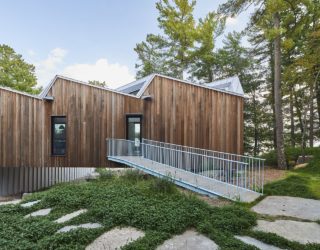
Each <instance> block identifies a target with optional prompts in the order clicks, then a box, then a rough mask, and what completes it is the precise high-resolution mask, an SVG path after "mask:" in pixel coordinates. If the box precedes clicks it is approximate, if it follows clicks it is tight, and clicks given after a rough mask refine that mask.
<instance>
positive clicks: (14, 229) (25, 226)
mask: <svg viewBox="0 0 320 250" xmlns="http://www.w3.org/2000/svg"><path fill="white" fill-rule="evenodd" d="M36 199H41V202H40V203H38V204H36V205H35V206H34V207H31V208H22V207H21V206H19V205H9V206H2V207H0V249H10V250H13V249H85V246H87V245H88V244H90V242H92V241H93V240H94V239H96V238H97V237H98V236H99V235H101V234H102V233H104V232H105V231H107V230H110V229H112V228H114V227H116V226H133V227H135V228H138V229H140V230H143V231H144V232H145V233H146V235H145V237H143V238H141V239H139V240H137V241H136V242H133V243H131V244H129V245H127V246H126V247H125V249H155V248H156V246H158V245H160V244H161V243H163V241H165V240H166V239H168V238H170V237H172V236H173V235H175V234H181V233H183V232H184V231H185V230H187V229H189V228H195V229H196V230H197V231H199V232H202V233H203V234H205V235H207V236H208V237H210V238H211V239H213V240H214V241H215V242H216V243H217V244H218V245H219V246H220V247H221V248H222V249H254V248H253V247H249V246H248V245H245V244H244V243H242V242H241V241H239V240H237V239H235V238H234V237H233V235H234V234H239V233H241V232H243V231H245V230H248V229H249V228H251V227H252V226H254V225H255V223H256V216H255V214H254V213H252V212H250V211H249V210H248V209H247V208H244V207H241V206H238V205H236V204H233V205H229V206H225V207H210V206H209V205H208V204H206V203H205V202H203V201H201V200H199V199H198V198H197V197H196V196H195V195H189V194H185V193H182V192H179V191H178V189H177V188H176V186H174V185H173V184H172V183H171V182H170V181H168V180H158V179H155V178H152V177H147V176H145V175H141V174H138V173H137V172H135V171H129V172H127V173H126V174H125V175H124V176H120V177H115V176H113V175H112V174H111V173H110V172H104V173H103V175H102V178H101V179H99V180H95V181H90V182H73V183H67V184H60V185H57V186H55V187H53V188H51V189H48V190H46V191H43V192H38V193H35V194H33V195H32V196H30V197H28V198H27V200H36ZM49 207H51V208H53V210H52V212H51V213H50V214H49V215H48V216H45V217H36V218H31V219H24V218H23V217H24V216H25V215H26V214H28V213H30V212H33V211H36V210H38V209H42V208H49ZM81 208H86V209H88V212H87V213H85V214H82V215H80V216H79V217H76V218H74V219H73V220H71V221H69V222H66V223H65V224H63V225H59V224H56V223H54V222H53V221H54V220H55V219H57V218H59V217H60V216H62V215H65V214H67V213H70V212H73V211H75V210H78V209H81ZM89 222H92V223H94V222H98V223H101V224H102V225H103V228H100V229H90V230H86V229H79V230H74V231H71V232H69V233H58V234H56V231H57V230H58V229H59V228H61V227H63V226H65V225H76V224H82V223H89Z"/></svg>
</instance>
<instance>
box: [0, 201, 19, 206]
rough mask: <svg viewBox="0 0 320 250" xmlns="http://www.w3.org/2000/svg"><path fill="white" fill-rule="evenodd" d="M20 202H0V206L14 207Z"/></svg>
mask: <svg viewBox="0 0 320 250" xmlns="http://www.w3.org/2000/svg"><path fill="white" fill-rule="evenodd" d="M20 202H21V200H12V201H1V202H0V206H5V205H16V204H19V203H20Z"/></svg>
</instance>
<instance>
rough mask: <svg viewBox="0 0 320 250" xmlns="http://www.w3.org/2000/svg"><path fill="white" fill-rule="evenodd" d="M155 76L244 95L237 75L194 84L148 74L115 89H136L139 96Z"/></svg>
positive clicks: (129, 91) (124, 90)
mask: <svg viewBox="0 0 320 250" xmlns="http://www.w3.org/2000/svg"><path fill="white" fill-rule="evenodd" d="M156 76H160V77H163V78H167V79H171V80H174V81H178V82H182V83H186V84H190V85H193V86H198V87H202V88H206V89H213V90H215V91H219V92H224V93H228V94H231V95H236V96H241V97H244V92H243V89H242V86H241V83H240V80H239V78H238V77H237V76H234V77H229V78H226V79H223V80H219V81H214V82H212V83H207V84H202V85H200V84H196V83H193V82H189V81H185V80H180V79H177V78H174V77H170V76H164V75H160V74H151V75H148V76H146V77H144V78H141V79H139V80H137V81H134V82H131V83H128V84H126V85H123V86H121V87H119V88H117V91H120V92H123V93H134V92H137V91H138V93H137V94H136V96H137V97H139V98H140V97H141V96H142V95H143V93H144V91H145V90H146V89H147V88H148V86H149V84H150V83H151V82H152V80H153V79H154V77H156Z"/></svg>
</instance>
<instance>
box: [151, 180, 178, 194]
mask: <svg viewBox="0 0 320 250" xmlns="http://www.w3.org/2000/svg"><path fill="white" fill-rule="evenodd" d="M150 190H151V191H152V192H157V193H164V194H173V193H176V192H177V191H178V190H177V188H176V186H175V184H174V183H173V182H172V181H171V179H169V178H154V179H153V181H152V182H151V185H150Z"/></svg>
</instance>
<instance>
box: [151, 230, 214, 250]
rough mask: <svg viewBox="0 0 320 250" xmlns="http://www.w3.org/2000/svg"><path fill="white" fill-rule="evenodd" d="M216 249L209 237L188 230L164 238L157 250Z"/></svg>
mask: <svg viewBox="0 0 320 250" xmlns="http://www.w3.org/2000/svg"><path fill="white" fill-rule="evenodd" d="M187 249H188V250H216V249H218V245H217V244H216V243H214V241H212V240H211V239H209V238H207V237H205V236H203V235H201V234H199V233H198V232H195V231H193V230H188V231H186V232H184V233H183V234H181V235H176V236H174V237H173V238H171V239H169V240H166V241H165V242H164V243H163V244H162V245H161V246H159V247H157V250H187Z"/></svg>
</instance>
